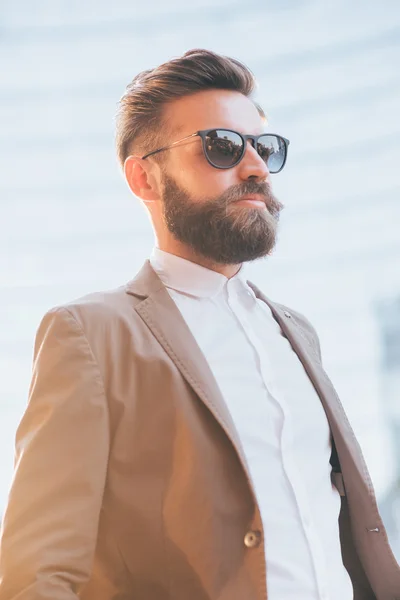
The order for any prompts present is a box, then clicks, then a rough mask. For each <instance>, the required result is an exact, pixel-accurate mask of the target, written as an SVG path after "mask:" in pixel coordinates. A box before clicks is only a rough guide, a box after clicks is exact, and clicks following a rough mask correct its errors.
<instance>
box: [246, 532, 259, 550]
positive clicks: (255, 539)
mask: <svg viewBox="0 0 400 600" xmlns="http://www.w3.org/2000/svg"><path fill="white" fill-rule="evenodd" d="M260 542H261V531H258V530H255V531H248V532H247V533H246V535H245V536H244V545H245V546H247V548H258V546H259V545H260Z"/></svg>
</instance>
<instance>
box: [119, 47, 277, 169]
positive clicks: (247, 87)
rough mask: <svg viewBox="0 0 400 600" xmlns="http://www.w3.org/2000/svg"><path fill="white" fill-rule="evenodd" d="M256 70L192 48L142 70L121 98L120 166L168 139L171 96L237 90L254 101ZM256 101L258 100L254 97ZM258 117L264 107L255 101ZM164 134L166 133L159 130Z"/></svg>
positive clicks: (233, 60)
mask: <svg viewBox="0 0 400 600" xmlns="http://www.w3.org/2000/svg"><path fill="white" fill-rule="evenodd" d="M256 85H257V84H256V80H255V78H254V75H253V73H252V72H251V71H250V69H248V68H247V67H246V66H245V65H244V64H242V63H241V62H239V61H238V60H236V59H234V58H229V57H227V56H221V55H219V54H216V53H215V52H211V51H209V50H202V49H198V50H189V51H188V52H186V53H185V54H184V55H183V56H181V57H179V58H175V59H173V60H170V61H168V62H165V63H163V64H162V65H160V66H158V67H155V68H154V69H148V70H146V71H142V72H141V73H139V74H138V75H136V77H135V78H134V79H133V81H132V82H131V83H130V84H129V85H128V87H127V88H126V92H125V94H124V95H123V96H122V98H121V100H120V102H119V106H118V112H117V118H116V124H117V129H116V145H117V153H118V158H119V161H120V163H121V165H123V164H124V162H125V159H126V158H127V157H128V156H129V155H130V154H132V153H133V152H135V153H140V154H146V152H151V151H152V150H155V149H156V147H157V146H158V145H161V146H162V145H164V144H165V143H166V140H165V135H166V132H168V128H167V127H166V124H165V123H163V109H164V107H165V105H166V104H167V103H169V102H171V101H173V100H176V99H178V98H182V97H184V96H189V95H191V94H194V93H196V92H200V91H204V90H211V89H217V90H233V91H235V92H240V93H241V94H243V95H244V96H247V97H248V98H250V99H252V98H251V96H252V94H253V92H254V90H255V88H256ZM253 102H254V100H253ZM254 105H255V106H256V108H257V110H258V112H259V113H260V116H261V117H262V118H265V114H264V112H263V110H262V109H261V107H260V106H259V105H258V104H256V102H254ZM161 132H162V133H161Z"/></svg>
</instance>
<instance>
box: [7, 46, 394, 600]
mask: <svg viewBox="0 0 400 600" xmlns="http://www.w3.org/2000/svg"><path fill="white" fill-rule="evenodd" d="M254 87H255V80H254V76H253V75H252V73H251V72H250V71H249V69H248V68H247V67H245V66H244V65H243V64H242V63H240V62H239V61H237V60H235V59H232V58H228V57H224V56H220V55H218V54H215V53H213V52H209V51H206V50H192V51H189V52H187V53H186V54H185V55H183V56H182V57H179V58H176V59H174V60H171V61H169V62H166V63H164V64H162V65H160V66H158V67H157V68H154V69H151V70H147V71H145V72H143V73H140V74H139V75H137V76H136V77H135V79H134V80H133V81H132V83H131V84H130V85H129V86H128V88H127V90H126V93H125V95H124V96H123V98H122V100H121V102H120V109H119V114H118V121H117V148H118V156H119V160H120V162H121V165H122V166H123V169H124V174H125V178H126V181H127V183H128V185H129V187H130V189H131V190H132V192H133V194H134V195H135V196H136V197H138V198H139V199H140V200H141V201H142V203H143V204H144V206H145V207H146V209H147V211H148V214H149V216H150V219H151V222H152V225H153V228H154V233H155V245H154V248H153V250H152V252H151V255H150V257H149V260H147V261H146V263H145V264H144V266H143V268H142V269H141V271H140V272H139V273H137V274H136V276H135V277H134V278H133V279H132V280H131V281H130V282H129V283H127V284H126V285H123V286H121V287H120V288H118V289H116V290H112V291H107V292H102V293H100V292H98V293H93V294H90V295H88V296H85V297H84V298H80V299H78V300H74V301H72V302H69V303H67V304H65V305H63V306H57V307H56V308H54V309H52V310H50V311H49V312H48V313H47V314H46V315H45V316H44V318H43V320H42V322H41V324H40V327H39V329H38V333H37V338H36V344H35V355H34V368H33V377H32V383H31V386H30V395H29V403H28V407H27V409H26V412H25V415H24V417H23V419H22V421H21V424H20V426H19V429H18V433H17V457H16V469H15V476H14V479H13V484H12V488H11V492H10V497H9V503H8V507H7V510H6V513H5V517H4V523H3V531H2V540H1V559H0V600H74V599H75V600H76V599H77V598H82V599H83V600H266V598H268V600H328V599H330V600H351V599H353V598H355V599H356V600H373V599H378V600H394V599H395V598H400V571H399V567H398V565H397V563H396V561H395V559H394V557H393V554H392V552H391V549H390V547H389V544H388V539H387V535H386V532H385V528H384V526H383V524H382V520H381V518H380V516H379V514H378V510H377V506H376V500H375V496H374V491H373V488H372V485H371V480H370V477H369V475H368V471H367V468H366V466H365V463H364V459H363V457H362V454H361V451H360V448H359V445H358V443H357V441H356V438H355V436H354V434H353V432H352V430H351V427H350V425H349V422H348V420H347V417H346V415H345V412H344V410H343V407H342V405H341V403H340V400H339V399H338V397H337V394H336V392H335V390H334V387H333V385H332V383H331V382H330V380H329V379H328V376H327V375H326V373H325V371H324V369H323V366H322V364H321V355H320V349H319V342H318V338H317V335H316V333H315V330H314V329H313V327H312V326H311V325H310V323H309V322H308V321H307V320H306V319H305V317H303V316H302V315H300V314H298V313H297V312H295V311H293V310H291V309H290V308H287V307H284V306H282V305H280V304H277V303H275V302H272V301H271V300H269V299H268V298H267V297H266V296H264V294H263V292H262V291H260V290H259V289H258V288H257V287H256V286H255V285H254V284H253V283H251V282H249V281H247V279H246V275H245V272H246V270H245V269H246V267H245V263H248V262H250V261H253V260H256V259H260V258H262V257H267V256H269V255H270V254H271V253H272V251H273V248H274V246H275V243H276V236H277V227H278V220H279V213H280V211H281V209H282V204H281V203H280V202H279V201H278V200H277V199H276V198H275V196H274V194H273V192H272V188H271V179H272V176H273V174H276V173H279V171H281V170H282V169H283V168H284V166H285V163H286V158H287V153H288V146H289V141H288V140H287V139H286V138H285V137H283V136H282V135H279V134H276V133H272V132H269V131H268V129H267V123H266V119H265V115H264V112H263V111H262V109H261V108H260V106H258V105H257V104H256V103H255V101H254V99H253V91H254Z"/></svg>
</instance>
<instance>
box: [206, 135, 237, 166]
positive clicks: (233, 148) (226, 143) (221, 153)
mask: <svg viewBox="0 0 400 600" xmlns="http://www.w3.org/2000/svg"><path fill="white" fill-rule="evenodd" d="M205 149H206V155H207V158H208V160H209V161H210V162H211V163H212V164H213V165H215V166H216V167H221V168H228V167H232V166H233V165H234V164H235V163H237V162H238V161H239V160H240V158H241V156H242V154H243V141H242V138H241V137H240V135H238V134H237V133H233V132H232V131H226V130H225V129H215V130H214V131H210V132H208V134H207V135H206V139H205Z"/></svg>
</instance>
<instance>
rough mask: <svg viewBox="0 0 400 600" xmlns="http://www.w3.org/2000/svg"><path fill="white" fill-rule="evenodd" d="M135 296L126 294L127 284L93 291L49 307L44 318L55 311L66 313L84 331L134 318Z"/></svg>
mask: <svg viewBox="0 0 400 600" xmlns="http://www.w3.org/2000/svg"><path fill="white" fill-rule="evenodd" d="M137 302H138V300H137V299H136V298H134V297H133V296H131V295H128V294H127V284H125V285H121V286H119V287H117V288H113V289H108V290H102V291H95V292H90V293H88V294H85V295H83V296H80V297H78V298H75V299H72V300H69V301H67V302H65V303H62V304H58V305H56V306H53V307H52V308H50V309H49V310H48V311H47V312H46V315H45V317H44V318H46V317H48V316H49V315H55V314H56V313H61V314H62V313H63V314H68V315H69V316H70V317H72V319H73V320H74V321H75V322H76V323H77V324H78V325H79V326H80V328H81V329H82V330H84V331H88V330H91V329H93V328H100V329H101V328H102V327H104V326H106V325H107V324H108V323H116V322H119V321H121V320H124V319H125V318H126V317H127V315H129V316H130V318H131V319H132V318H134V316H135V314H136V311H135V310H134V305H135V304H136V303H137Z"/></svg>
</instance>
